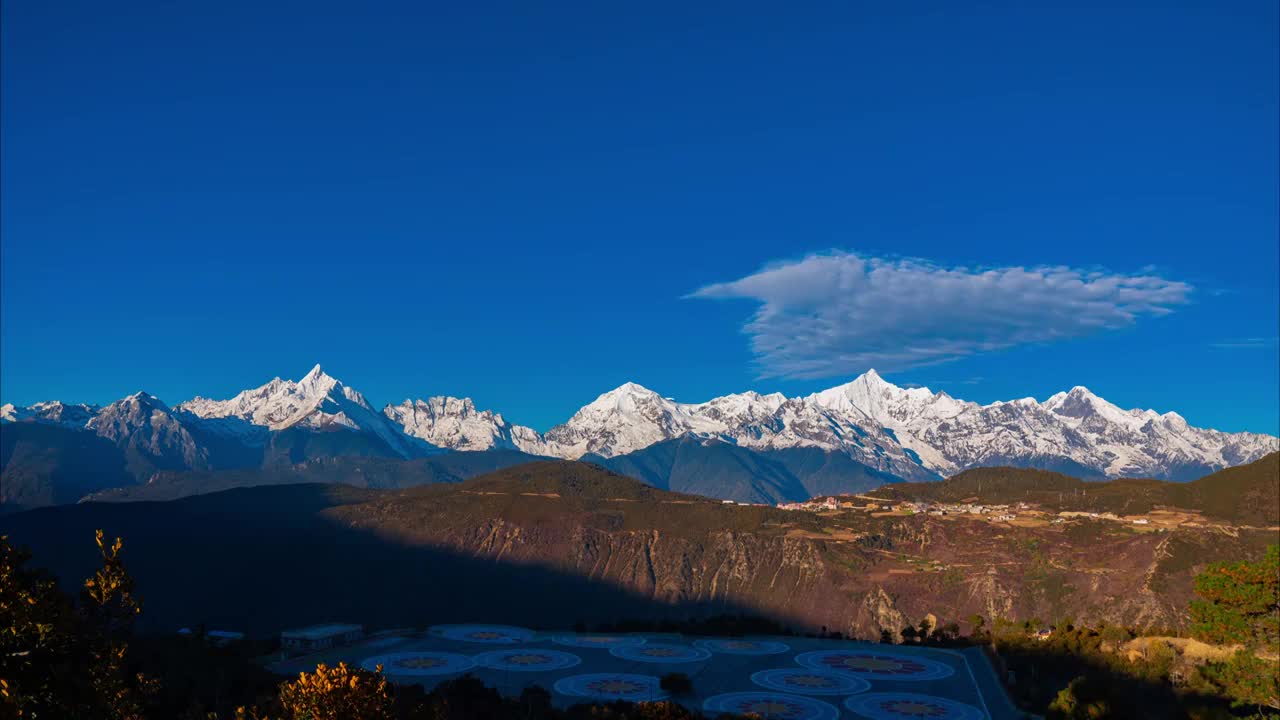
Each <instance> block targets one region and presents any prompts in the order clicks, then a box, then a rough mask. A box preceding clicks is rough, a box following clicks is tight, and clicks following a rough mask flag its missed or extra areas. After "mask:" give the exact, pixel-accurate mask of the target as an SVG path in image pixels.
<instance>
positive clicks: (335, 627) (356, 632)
mask: <svg viewBox="0 0 1280 720" xmlns="http://www.w3.org/2000/svg"><path fill="white" fill-rule="evenodd" d="M362 639H364V626H363V625H346V624H342V623H330V624H328V625H312V626H310V627H305V628H299V629H297V630H285V631H284V632H282V633H280V647H282V648H284V649H286V650H304V651H314V650H325V649H327V648H331V647H337V646H339V645H350V644H352V643H355V642H359V641H360V640H362Z"/></svg>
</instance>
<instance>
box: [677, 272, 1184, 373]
mask: <svg viewBox="0 0 1280 720" xmlns="http://www.w3.org/2000/svg"><path fill="white" fill-rule="evenodd" d="M1191 290H1192V288H1191V286H1190V285H1188V284H1186V283H1182V282H1177V281H1173V280H1166V279H1164V278H1162V277H1158V276H1156V275H1154V274H1152V273H1147V274H1139V275H1123V274H1118V273H1110V272H1104V271H1099V270H1080V269H1076V268H1069V267H1033V268H1024V267H1003V268H973V269H970V268H964V267H955V268H948V267H942V266H939V265H936V264H934V263H931V262H929V261H926V260H916V259H887V258H875V257H864V256H861V255H857V254H853V253H828V254H821V255H810V256H809V257H806V258H804V259H803V260H797V261H790V262H784V263H777V264H773V265H770V266H768V267H765V268H763V269H761V270H760V271H758V272H756V273H753V274H751V275H748V276H746V277H744V278H741V279H739V280H734V281H732V282H725V283H716V284H713V285H707V286H705V287H703V288H700V289H698V290H697V291H695V292H694V293H692V294H691V295H690V297H697V298H712V299H734V298H742V299H750V300H755V301H757V302H759V303H761V305H760V308H759V309H758V310H757V311H756V313H755V315H754V316H753V317H752V319H751V320H750V321H749V322H748V323H747V324H746V325H745V326H744V327H743V331H744V332H745V333H746V334H748V335H749V336H751V347H752V350H753V351H754V352H755V354H756V356H757V358H758V360H759V363H760V366H761V368H762V370H763V374H764V375H765V376H781V377H793V378H818V377H828V376H832V375H847V374H851V373H854V372H860V371H862V370H865V369H867V368H871V367H874V368H876V369H878V370H882V371H885V372H889V371H895V370H905V369H908V368H914V367H922V366H926V365H935V364H938V363H943V362H948V361H951V360H956V359H959V358H962V357H966V356H969V355H974V354H976V353H982V352H987V351H991V350H1000V349H1003V348H1009V347H1013V346H1016V345H1024V344H1028V343H1042V342H1050V341H1053V340H1060V339H1063V338H1069V337H1076V336H1080V335H1086V334H1090V333H1094V332H1098V331H1102V330H1108V329H1113V328H1120V327H1124V326H1127V325H1131V324H1132V323H1133V322H1134V321H1135V320H1136V319H1137V318H1139V317H1141V316H1144V315H1164V314H1167V313H1169V312H1172V309H1173V308H1174V307H1175V306H1178V305H1181V304H1183V303H1185V302H1187V300H1188V296H1189V295H1190V293H1191Z"/></svg>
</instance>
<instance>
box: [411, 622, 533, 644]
mask: <svg viewBox="0 0 1280 720" xmlns="http://www.w3.org/2000/svg"><path fill="white" fill-rule="evenodd" d="M431 632H432V634H434V635H439V636H440V637H442V638H447V639H449V640H461V641H463V642H473V643H484V644H487V645H515V644H516V643H523V642H529V641H530V640H532V639H533V631H532V630H526V629H524V628H519V627H512V626H510V625H436V626H434V627H432V628H431Z"/></svg>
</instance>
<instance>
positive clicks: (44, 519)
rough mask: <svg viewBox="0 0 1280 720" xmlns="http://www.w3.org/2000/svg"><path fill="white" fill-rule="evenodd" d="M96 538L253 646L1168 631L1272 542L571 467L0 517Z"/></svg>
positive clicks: (57, 539) (560, 464)
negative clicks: (967, 626) (783, 498)
mask: <svg viewBox="0 0 1280 720" xmlns="http://www.w3.org/2000/svg"><path fill="white" fill-rule="evenodd" d="M984 491H985V490H984ZM96 528H103V529H104V530H106V531H107V532H108V533H109V534H112V535H121V536H123V537H124V538H125V539H126V543H127V546H128V557H129V567H130V570H131V572H133V573H134V575H135V576H136V578H137V580H138V583H139V587H138V590H139V592H140V594H141V595H142V596H143V598H144V599H145V601H146V603H147V606H146V607H147V611H146V614H145V618H146V622H148V623H151V624H152V626H153V627H155V628H159V629H172V628H174V627H178V626H181V625H191V624H193V623H199V622H206V623H209V624H210V625H215V624H216V625H218V626H224V627H231V628H244V629H247V630H250V631H255V632H264V633H268V632H273V631H275V630H278V629H280V628H281V627H287V626H292V625H302V624H306V623H311V622H319V621H325V620H336V619H349V620H353V621H359V622H365V623H367V624H370V625H374V626H387V625H406V624H407V625H425V624H430V623H436V622H449V621H468V620H484V621H489V622H514V623H522V624H531V625H537V626H543V627H548V626H550V627H567V626H570V625H572V624H574V623H575V622H577V621H583V622H586V623H604V622H617V621H619V620H622V619H628V618H633V619H634V618H640V619H644V618H648V619H653V618H687V617H700V616H706V615H710V614H722V613H726V612H728V613H745V614H750V615H756V616H762V617H766V618H770V619H773V620H775V621H778V622H780V623H782V624H784V625H788V626H791V627H793V628H796V629H801V630H814V631H816V630H819V629H821V628H822V627H824V626H825V627H827V628H828V629H832V630H839V631H841V632H845V633H848V634H851V635H856V636H860V637H869V638H875V637H878V636H879V634H880V632H881V631H889V632H891V633H895V634H896V633H897V632H898V631H899V630H900V629H901V628H902V627H904V626H905V625H906V624H908V623H914V622H917V621H918V620H919V619H920V618H922V617H924V616H925V615H926V614H929V613H934V614H936V615H938V616H940V617H947V618H951V619H957V620H962V619H965V618H968V617H969V616H970V615H972V614H974V613H978V614H982V615H984V616H986V617H989V618H992V617H1008V618H1032V617H1040V618H1056V617H1064V616H1074V617H1077V618H1080V619H1081V620H1082V621H1084V620H1087V621H1100V620H1105V621H1108V622H1123V623H1132V624H1140V625H1158V626H1161V627H1177V626H1180V625H1182V624H1184V623H1185V622H1186V617H1185V612H1186V606H1187V602H1188V600H1189V598H1190V596H1191V578H1192V577H1193V576H1194V574H1195V573H1196V572H1197V571H1198V570H1199V569H1202V568H1203V567H1204V566H1205V565H1206V564H1207V563H1209V562H1212V561H1214V560H1219V559H1238V558H1242V557H1251V556H1253V555H1255V554H1258V553H1260V552H1261V547H1262V546H1263V545H1264V544H1265V543H1266V542H1267V541H1268V540H1271V541H1273V539H1272V535H1273V533H1268V532H1265V531H1247V530H1241V531H1240V532H1239V533H1237V534H1236V535H1233V536H1227V535H1223V534H1222V533H1220V532H1215V531H1212V530H1211V529H1208V528H1198V529H1195V528H1189V529H1178V530H1175V531H1171V532H1167V533H1155V532H1146V533H1142V532H1135V531H1134V530H1132V529H1130V528H1129V527H1127V526H1122V525H1119V524H1114V523H1113V524H1105V523H1100V522H1088V521H1081V522H1070V523H1066V524H1060V525H1049V524H1048V523H1042V524H1040V525H1039V526H1035V527H1011V526H1008V525H996V524H991V523H988V522H986V521H985V520H979V519H969V518H964V517H960V518H934V517H930V516H926V515H915V516H883V517H881V516H877V515H874V514H871V513H865V512H854V511H847V512H834V513H823V514H818V513H809V512H788V511H784V510H779V509H776V508H772V507H765V506H740V505H733V504H725V503H722V502H720V501H717V500H710V499H705V498H701V497H697V496H691V495H683V494H679V493H672V492H667V491H663V490H659V489H656V488H653V487H650V486H648V485H645V484H643V483H640V482H638V481H635V480H632V479H630V478H627V477H623V476H621V475H618V474H615V473H612V472H610V471H607V470H604V469H601V468H599V467H595V466H592V465H589V464H585V463H573V462H564V461H554V462H553V461H547V462H537V463H530V464H524V465H520V466H516V467H510V468H506V469H503V470H499V471H497V472H494V473H490V474H487V475H484V476H481V477H477V478H473V479H471V480H466V481H463V482H456V483H437V484H431V485H423V486H420V487H414V488H410V489H403V490H376V489H362V488H355V487H349V486H345V485H314V484H294V485H279V486H269V487H257V488H248V489H237V490H230V491H226V492H221V493H214V494H209V495H201V496H196V497H188V498H184V499H181V500H175V501H172V502H167V503H154V502H139V503H85V504H81V505H74V506H64V507H57V508H44V509H40V510H33V511H28V512H24V513H19V514H16V515H11V516H8V517H5V518H2V519H0V532H4V533H7V534H10V535H11V537H12V538H13V540H14V541H15V542H17V543H19V544H28V545H30V546H31V547H32V549H33V550H34V551H35V553H36V556H37V557H39V558H40V559H41V561H42V562H43V563H47V564H48V565H49V566H50V567H51V568H52V569H54V570H55V571H56V572H57V573H58V574H60V575H62V576H64V577H67V578H82V577H84V576H85V574H86V573H88V572H89V571H90V569H91V568H92V566H93V563H94V561H95V554H94V552H93V549H92V544H91V542H90V540H91V538H92V535H93V531H94V530H95V529H96Z"/></svg>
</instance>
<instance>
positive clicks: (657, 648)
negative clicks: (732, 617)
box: [609, 643, 711, 663]
mask: <svg viewBox="0 0 1280 720" xmlns="http://www.w3.org/2000/svg"><path fill="white" fill-rule="evenodd" d="M609 654H610V655H612V656H614V657H616V658H622V659H623V660H634V661H636V662H647V663H692V662H701V661H703V660H707V659H709V658H710V657H711V651H710V650H704V649H702V648H698V647H690V646H688V645H671V644H668V643H645V644H644V645H623V646H622V647H615V648H611V649H610V650H609Z"/></svg>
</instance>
